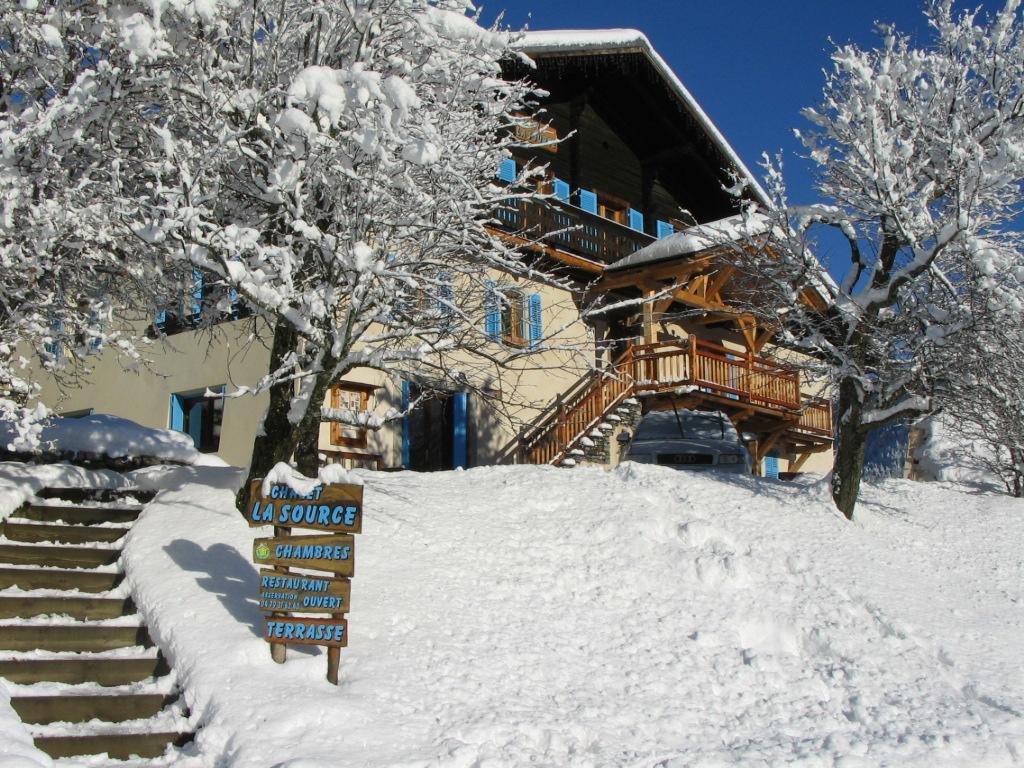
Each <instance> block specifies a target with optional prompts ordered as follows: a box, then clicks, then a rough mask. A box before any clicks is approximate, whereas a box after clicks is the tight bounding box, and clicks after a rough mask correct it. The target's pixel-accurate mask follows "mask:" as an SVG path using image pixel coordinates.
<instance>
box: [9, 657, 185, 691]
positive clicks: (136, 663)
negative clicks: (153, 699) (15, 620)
mask: <svg viewBox="0 0 1024 768" xmlns="http://www.w3.org/2000/svg"><path fill="white" fill-rule="evenodd" d="M168 672H170V667H168V666H167V661H166V660H165V659H164V657H163V656H156V657H153V658H145V659H132V658H124V659H81V658H79V659H0V677H3V678H5V679H7V680H9V681H10V682H12V683H17V684H19V685H32V684H34V683H69V684H72V685H80V684H82V683H97V684H98V685H128V684H129V683H137V682H139V681H140V680H146V679H148V678H150V677H161V676H163V675H166V674H167V673H168Z"/></svg>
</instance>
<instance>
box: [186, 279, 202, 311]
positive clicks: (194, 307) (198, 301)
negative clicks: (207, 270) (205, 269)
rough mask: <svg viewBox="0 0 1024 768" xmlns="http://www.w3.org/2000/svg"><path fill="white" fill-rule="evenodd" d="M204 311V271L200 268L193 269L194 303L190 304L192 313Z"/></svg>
mask: <svg viewBox="0 0 1024 768" xmlns="http://www.w3.org/2000/svg"><path fill="white" fill-rule="evenodd" d="M202 311H203V273H202V272H201V271H199V270H198V269H193V270H192V304H191V305H190V306H189V312H188V313H189V314H190V315H198V314H199V313H200V312H202Z"/></svg>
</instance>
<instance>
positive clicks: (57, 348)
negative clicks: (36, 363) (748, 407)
mask: <svg viewBox="0 0 1024 768" xmlns="http://www.w3.org/2000/svg"><path fill="white" fill-rule="evenodd" d="M50 330H51V331H52V337H53V341H51V342H50V343H49V344H45V345H44V348H45V349H46V351H47V352H49V353H50V355H52V356H53V359H54V361H55V362H58V363H59V362H60V361H61V360H62V359H63V358H64V347H63V346H62V345H61V342H60V334H61V331H63V330H64V321H63V320H52V321H51V322H50Z"/></svg>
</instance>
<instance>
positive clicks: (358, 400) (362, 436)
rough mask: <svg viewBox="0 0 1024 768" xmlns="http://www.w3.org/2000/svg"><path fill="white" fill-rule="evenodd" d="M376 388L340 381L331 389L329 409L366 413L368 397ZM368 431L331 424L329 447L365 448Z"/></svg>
mask: <svg viewBox="0 0 1024 768" xmlns="http://www.w3.org/2000/svg"><path fill="white" fill-rule="evenodd" d="M375 389H376V387H374V386H372V385H370V384H357V383H355V382H351V381H340V382H338V383H337V384H335V385H334V386H332V387H331V408H333V409H339V410H345V411H352V412H353V413H357V414H358V413H366V412H368V411H369V410H370V395H371V394H372V393H373V391H374V390H375ZM367 433H368V430H367V428H366V427H351V426H349V425H347V424H339V423H338V422H335V421H332V422H331V445H345V446H348V447H350V448H365V447H366V441H367Z"/></svg>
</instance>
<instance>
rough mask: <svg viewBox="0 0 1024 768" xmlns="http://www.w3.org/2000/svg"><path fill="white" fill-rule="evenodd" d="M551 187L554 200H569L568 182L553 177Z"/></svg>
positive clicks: (564, 201) (565, 201) (566, 201)
mask: <svg viewBox="0 0 1024 768" xmlns="http://www.w3.org/2000/svg"><path fill="white" fill-rule="evenodd" d="M551 187H552V192H554V194H555V199H556V200H561V201H562V202H563V203H568V202H569V191H570V189H569V182H567V181H562V180H561V179H555V180H554V181H553V182H551Z"/></svg>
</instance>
